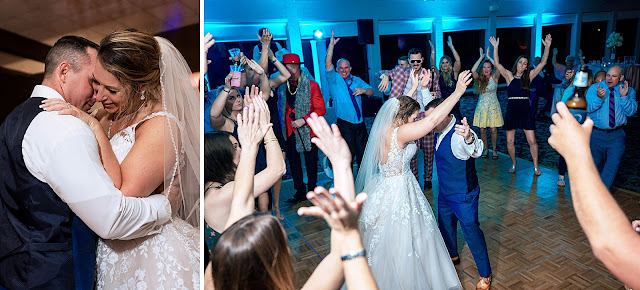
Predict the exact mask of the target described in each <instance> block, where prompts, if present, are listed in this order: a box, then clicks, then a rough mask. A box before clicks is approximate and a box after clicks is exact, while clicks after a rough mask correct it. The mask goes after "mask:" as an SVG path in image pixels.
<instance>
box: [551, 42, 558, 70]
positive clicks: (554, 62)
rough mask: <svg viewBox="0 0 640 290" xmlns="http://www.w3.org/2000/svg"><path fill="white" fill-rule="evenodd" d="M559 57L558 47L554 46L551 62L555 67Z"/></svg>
mask: <svg viewBox="0 0 640 290" xmlns="http://www.w3.org/2000/svg"><path fill="white" fill-rule="evenodd" d="M557 57H558V48H557V47H554V48H553V57H552V58H551V64H553V66H554V67H555V66H556V64H557V63H558V62H557V61H556V59H557Z"/></svg>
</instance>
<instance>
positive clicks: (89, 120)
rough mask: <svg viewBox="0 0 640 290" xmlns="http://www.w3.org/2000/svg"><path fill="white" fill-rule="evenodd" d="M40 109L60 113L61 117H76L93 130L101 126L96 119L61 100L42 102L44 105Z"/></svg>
mask: <svg viewBox="0 0 640 290" xmlns="http://www.w3.org/2000/svg"><path fill="white" fill-rule="evenodd" d="M40 108H42V109H43V110H45V111H47V112H53V111H59V112H58V114H59V115H71V116H74V117H76V118H78V119H80V120H81V121H82V122H85V123H86V124H87V125H89V127H91V128H94V126H98V127H99V126H100V124H99V123H98V120H97V119H96V118H94V117H93V116H91V115H89V114H87V112H85V111H82V110H81V109H78V108H77V107H76V106H74V105H71V104H69V103H67V102H65V101H64V100H61V99H46V100H44V101H42V105H40Z"/></svg>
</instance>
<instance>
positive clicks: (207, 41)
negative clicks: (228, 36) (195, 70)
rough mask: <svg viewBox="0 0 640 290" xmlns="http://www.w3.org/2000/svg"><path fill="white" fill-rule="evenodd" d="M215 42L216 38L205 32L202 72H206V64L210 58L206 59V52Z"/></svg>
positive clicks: (209, 61)
mask: <svg viewBox="0 0 640 290" xmlns="http://www.w3.org/2000/svg"><path fill="white" fill-rule="evenodd" d="M215 43H216V40H215V39H213V35H211V33H207V34H206V35H205V36H204V57H203V58H202V59H204V60H205V64H204V72H203V74H206V73H207V65H208V64H210V63H211V60H209V59H207V53H208V52H209V48H211V47H212V46H213V44H215Z"/></svg>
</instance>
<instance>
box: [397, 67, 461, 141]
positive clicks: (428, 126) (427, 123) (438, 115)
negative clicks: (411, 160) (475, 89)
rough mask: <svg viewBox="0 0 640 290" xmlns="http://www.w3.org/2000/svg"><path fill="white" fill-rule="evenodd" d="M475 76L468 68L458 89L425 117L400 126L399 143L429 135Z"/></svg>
mask: <svg viewBox="0 0 640 290" xmlns="http://www.w3.org/2000/svg"><path fill="white" fill-rule="evenodd" d="M472 80H473V78H472V77H471V72H470V71H468V70H466V71H463V72H461V73H460V77H459V78H458V82H457V84H456V90H455V91H454V92H453V94H451V96H450V97H448V98H446V99H445V101H444V102H443V103H442V104H440V105H439V106H438V107H436V109H435V110H434V111H433V112H432V113H431V114H429V116H427V117H425V118H424V119H422V120H420V121H417V122H413V123H408V124H404V125H402V126H400V128H399V129H398V137H397V138H398V144H404V143H408V142H411V141H414V140H418V139H419V138H421V137H423V136H424V135H427V134H428V133H429V132H431V130H433V128H434V127H435V126H436V125H438V124H439V123H440V122H442V120H444V118H445V117H446V116H447V115H448V114H449V113H450V112H451V109H453V106H455V104H456V103H457V102H458V100H460V97H462V95H463V94H464V92H465V90H466V89H467V86H468V85H469V83H471V81H472Z"/></svg>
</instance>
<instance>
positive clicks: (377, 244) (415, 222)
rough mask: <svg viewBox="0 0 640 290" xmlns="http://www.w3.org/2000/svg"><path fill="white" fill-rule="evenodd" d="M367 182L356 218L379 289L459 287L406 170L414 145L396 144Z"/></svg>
mask: <svg viewBox="0 0 640 290" xmlns="http://www.w3.org/2000/svg"><path fill="white" fill-rule="evenodd" d="M397 132H398V128H396V129H395V130H394V132H393V135H392V139H391V146H390V147H391V148H390V151H389V154H388V159H387V162H386V164H384V165H382V164H379V165H378V166H379V167H380V168H379V169H380V174H379V176H378V177H377V178H374V179H373V180H367V182H366V184H365V186H364V192H366V193H368V194H369V198H368V199H367V201H366V202H365V203H364V206H363V208H362V214H361V215H360V219H359V228H360V233H361V235H362V242H363V244H364V246H365V249H366V250H367V261H368V263H369V266H370V267H371V271H372V273H373V277H374V278H375V280H376V282H377V283H378V287H379V288H380V289H437V290H440V289H462V286H461V285H460V280H459V279H458V275H457V273H456V269H455V267H454V266H453V263H452V262H451V257H449V253H448V251H447V247H446V246H445V244H444V240H443V239H442V235H441V234H440V231H439V229H438V223H437V221H436V219H435V218H434V215H433V211H432V210H431V207H430V206H429V202H428V201H427V199H426V198H425V197H424V194H423V192H422V190H421V189H420V184H418V181H417V180H416V178H415V177H414V175H413V173H412V172H411V169H410V162H411V158H412V157H413V155H415V153H416V150H417V146H416V144H415V143H414V142H411V143H408V144H407V145H406V147H405V148H403V149H401V148H400V147H399V145H398V144H397V136H396V134H397Z"/></svg>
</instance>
